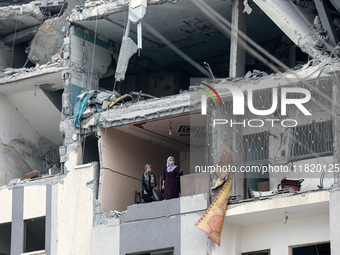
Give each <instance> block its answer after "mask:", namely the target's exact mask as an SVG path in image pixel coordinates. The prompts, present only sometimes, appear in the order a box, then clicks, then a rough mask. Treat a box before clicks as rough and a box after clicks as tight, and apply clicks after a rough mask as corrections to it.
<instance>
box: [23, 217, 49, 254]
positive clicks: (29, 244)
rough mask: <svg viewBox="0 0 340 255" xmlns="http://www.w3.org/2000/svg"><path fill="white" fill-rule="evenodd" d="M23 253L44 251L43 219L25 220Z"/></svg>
mask: <svg viewBox="0 0 340 255" xmlns="http://www.w3.org/2000/svg"><path fill="white" fill-rule="evenodd" d="M24 242H25V243H24V252H32V251H41V250H45V217H41V218H34V219H28V220H25V239H24Z"/></svg>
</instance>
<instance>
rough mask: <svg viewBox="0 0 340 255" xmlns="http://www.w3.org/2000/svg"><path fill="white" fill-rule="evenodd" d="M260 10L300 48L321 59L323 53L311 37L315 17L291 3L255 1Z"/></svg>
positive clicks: (265, 0) (270, 0) (267, 0)
mask: <svg viewBox="0 0 340 255" xmlns="http://www.w3.org/2000/svg"><path fill="white" fill-rule="evenodd" d="M254 3H256V4H257V5H258V6H259V8H260V9H261V10H262V11H263V12H265V13H266V14H267V15H268V17H269V18H270V19H271V20H272V21H273V22H274V23H275V24H276V25H277V26H278V27H279V28H280V29H281V30H282V31H283V32H284V33H285V34H286V35H287V36H288V37H289V38H290V39H291V40H292V41H293V42H294V43H295V44H296V45H298V46H300V48H301V49H302V50H303V51H304V52H306V53H307V54H309V55H311V56H312V57H319V56H320V55H321V52H320V51H318V50H316V49H315V48H314V45H315V44H316V43H317V41H316V39H313V37H312V36H311V35H310V27H311V26H312V24H313V20H314V15H313V14H312V13H309V12H308V11H307V10H305V9H303V8H299V6H295V5H294V4H290V2H289V1H276V0H254Z"/></svg>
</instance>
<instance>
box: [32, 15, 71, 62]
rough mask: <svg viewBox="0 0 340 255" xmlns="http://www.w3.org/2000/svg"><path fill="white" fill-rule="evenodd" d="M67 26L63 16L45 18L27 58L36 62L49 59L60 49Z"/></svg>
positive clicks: (66, 32)
mask: <svg viewBox="0 0 340 255" xmlns="http://www.w3.org/2000/svg"><path fill="white" fill-rule="evenodd" d="M68 27H69V25H68V22H67V21H66V20H65V18H63V17H60V18H55V19H49V20H46V21H45V22H44V24H43V25H42V26H41V27H40V28H39V30H38V32H37V34H36V35H35V37H34V39H33V41H32V44H31V49H30V52H29V54H28V58H29V59H30V60H31V61H32V62H33V63H38V64H45V63H47V62H48V61H50V60H51V58H52V56H53V55H55V54H56V53H58V52H59V51H61V49H62V47H63V45H64V38H65V37H66V36H67V34H68V30H69V29H68Z"/></svg>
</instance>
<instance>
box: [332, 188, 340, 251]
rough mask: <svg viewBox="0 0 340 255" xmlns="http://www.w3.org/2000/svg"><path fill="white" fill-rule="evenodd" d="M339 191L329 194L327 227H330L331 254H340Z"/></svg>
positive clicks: (334, 190)
mask: <svg viewBox="0 0 340 255" xmlns="http://www.w3.org/2000/svg"><path fill="white" fill-rule="evenodd" d="M339 200H340V189H333V190H330V194H329V226H330V241H331V254H332V255H339V254H340V232H339V229H340V220H339V211H340V204H339Z"/></svg>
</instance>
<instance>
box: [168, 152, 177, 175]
mask: <svg viewBox="0 0 340 255" xmlns="http://www.w3.org/2000/svg"><path fill="white" fill-rule="evenodd" d="M170 159H173V160H174V161H175V158H174V157H173V156H170V157H168V159H167V160H166V167H167V171H168V173H170V172H172V171H174V170H175V168H176V167H177V166H176V165H175V164H174V165H170V162H169V161H170Z"/></svg>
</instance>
